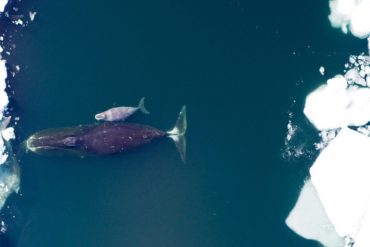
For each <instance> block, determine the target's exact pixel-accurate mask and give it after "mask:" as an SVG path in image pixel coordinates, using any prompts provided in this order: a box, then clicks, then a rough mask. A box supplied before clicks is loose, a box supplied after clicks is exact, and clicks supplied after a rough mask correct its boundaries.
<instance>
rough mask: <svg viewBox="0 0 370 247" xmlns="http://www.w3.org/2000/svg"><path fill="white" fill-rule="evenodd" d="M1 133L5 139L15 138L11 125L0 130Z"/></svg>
mask: <svg viewBox="0 0 370 247" xmlns="http://www.w3.org/2000/svg"><path fill="white" fill-rule="evenodd" d="M1 135H2V136H3V138H4V140H5V141H9V140H10V139H14V138H15V134H14V128H13V127H9V128H6V129H5V130H3V131H2V132H1Z"/></svg>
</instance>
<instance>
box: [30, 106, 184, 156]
mask: <svg viewBox="0 0 370 247" xmlns="http://www.w3.org/2000/svg"><path fill="white" fill-rule="evenodd" d="M186 128H187V121H186V107H185V106H183V107H182V109H181V111H180V113H179V116H178V119H177V121H176V124H175V126H174V127H173V129H172V130H170V131H162V130H159V129H156V128H154V127H151V126H147V125H141V124H134V123H122V122H104V123H97V124H90V125H79V126H75V127H68V128H56V129H48V130H43V131H40V132H37V133H35V134H33V135H31V136H30V137H29V138H28V139H27V140H26V148H27V150H30V151H32V152H34V153H37V154H51V155H52V154H56V153H66V152H67V153H74V154H77V155H79V156H85V155H108V154H114V153H121V152H126V151H129V150H132V149H134V148H137V147H139V146H142V145H144V144H148V143H150V142H152V141H153V140H156V139H159V138H163V137H169V138H171V139H173V141H174V142H175V144H176V147H177V150H178V151H179V153H180V156H181V159H182V160H183V161H185V156H186V140H185V132H186Z"/></svg>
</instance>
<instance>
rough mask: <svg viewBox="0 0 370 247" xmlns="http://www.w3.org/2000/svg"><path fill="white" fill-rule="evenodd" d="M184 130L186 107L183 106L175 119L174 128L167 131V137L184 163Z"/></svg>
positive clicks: (185, 125) (185, 126)
mask: <svg viewBox="0 0 370 247" xmlns="http://www.w3.org/2000/svg"><path fill="white" fill-rule="evenodd" d="M186 128H187V120H186V106H183V107H182V108H181V111H180V113H179V116H178V118H177V121H176V124H175V127H173V129H172V130H169V131H167V135H168V137H170V138H171V139H172V140H173V141H174V142H175V144H176V148H177V150H178V151H179V153H180V156H181V159H182V161H183V162H185V159H186V138H185V133H186Z"/></svg>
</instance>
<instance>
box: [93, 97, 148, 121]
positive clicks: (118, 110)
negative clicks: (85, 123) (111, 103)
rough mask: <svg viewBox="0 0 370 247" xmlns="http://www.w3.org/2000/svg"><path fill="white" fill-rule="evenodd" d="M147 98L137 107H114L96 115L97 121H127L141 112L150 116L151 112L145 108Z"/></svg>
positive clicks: (143, 98) (142, 99)
mask: <svg viewBox="0 0 370 247" xmlns="http://www.w3.org/2000/svg"><path fill="white" fill-rule="evenodd" d="M144 100H145V97H142V98H141V99H140V101H139V104H138V106H137V107H132V106H119V107H113V108H110V109H108V110H106V111H103V112H101V113H98V114H96V115H95V119H96V120H99V121H107V122H114V121H125V120H126V119H127V118H128V117H130V116H131V115H133V114H134V113H135V112H137V111H138V110H140V111H141V112H143V113H145V114H149V111H148V110H147V109H146V108H145V106H144Z"/></svg>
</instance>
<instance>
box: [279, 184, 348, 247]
mask: <svg viewBox="0 0 370 247" xmlns="http://www.w3.org/2000/svg"><path fill="white" fill-rule="evenodd" d="M285 223H286V224H287V225H288V226H289V227H290V228H291V229H292V230H293V231H294V232H296V233H297V234H299V235H300V236H302V237H304V238H306V239H312V240H317V241H319V242H320V243H322V244H323V245H324V246H326V247H342V246H343V239H342V238H341V237H340V236H339V235H338V234H337V233H336V231H335V229H334V226H333V224H332V223H331V222H330V220H329V218H328V216H327V215H326V212H325V209H324V207H323V206H322V203H321V201H320V199H319V197H318V195H317V191H316V189H315V187H314V186H313V184H312V182H311V180H307V181H306V182H305V184H304V186H303V188H302V190H301V193H300V195H299V198H298V201H297V203H296V205H295V206H294V208H293V209H292V211H290V213H289V216H288V218H287V219H286V221H285Z"/></svg>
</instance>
